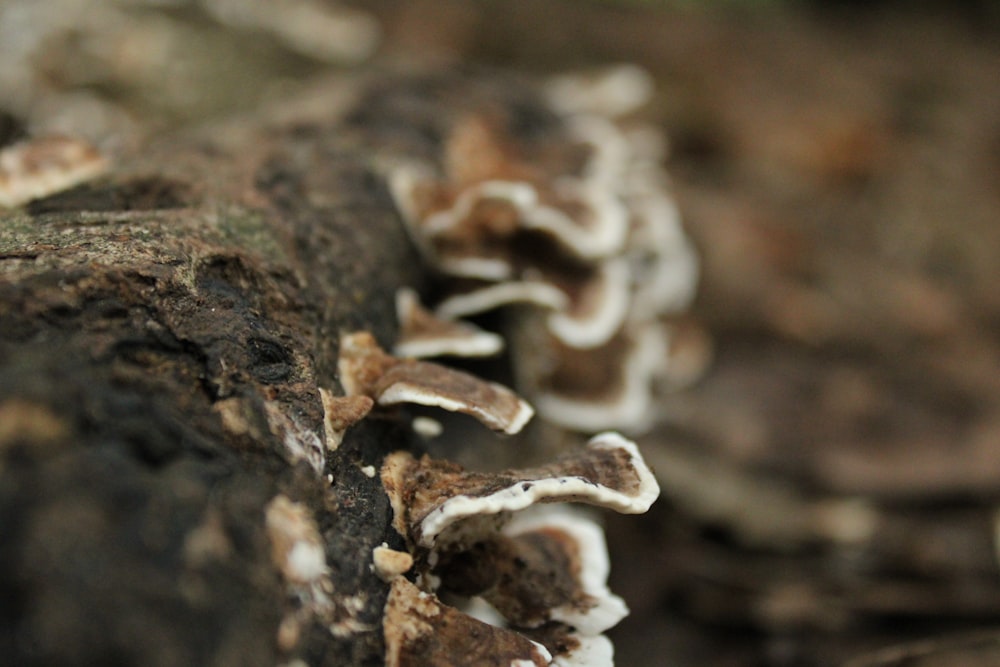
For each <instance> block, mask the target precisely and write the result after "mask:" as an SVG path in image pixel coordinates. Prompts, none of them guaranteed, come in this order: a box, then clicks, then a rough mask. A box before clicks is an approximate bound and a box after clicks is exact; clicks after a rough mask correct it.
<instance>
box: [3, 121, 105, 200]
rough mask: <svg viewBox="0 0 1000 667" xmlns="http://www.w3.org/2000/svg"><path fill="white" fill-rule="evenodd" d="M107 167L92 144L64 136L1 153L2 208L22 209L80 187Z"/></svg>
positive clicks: (46, 138) (43, 139)
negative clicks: (56, 194) (58, 193)
mask: <svg viewBox="0 0 1000 667" xmlns="http://www.w3.org/2000/svg"><path fill="white" fill-rule="evenodd" d="M107 168H108V163H107V161H106V160H105V159H104V157H103V156H102V155H101V154H100V153H99V152H98V151H97V149H96V148H94V147H93V146H92V145H91V144H89V143H87V142H86V141H83V140H81V139H74V138H72V137H64V136H49V137H39V138H36V139H30V140H27V141H22V142H19V143H16V144H13V145H11V146H7V147H5V148H3V149H0V206H2V207H12V206H20V205H21V204H24V203H27V202H29V201H31V200H32V199H38V198H40V197H46V196H48V195H51V194H55V193H56V192H60V191H62V190H66V189H68V188H71V187H73V186H74V185H79V184H80V183H83V182H85V181H88V180H90V179H92V178H96V177H97V176H100V175H101V174H103V173H104V172H105V170H106V169H107Z"/></svg>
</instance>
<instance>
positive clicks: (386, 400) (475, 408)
mask: <svg viewBox="0 0 1000 667" xmlns="http://www.w3.org/2000/svg"><path fill="white" fill-rule="evenodd" d="M489 384H490V385H491V386H492V387H494V388H495V389H496V390H497V391H502V392H504V393H509V390H508V389H506V388H505V387H502V386H500V385H498V384H495V383H492V382H491V383H489ZM516 400H517V409H516V411H515V412H514V414H513V415H512V416H511V417H509V418H507V417H503V416H501V415H497V414H495V413H492V412H486V409H485V408H483V407H482V406H479V405H476V404H474V403H471V402H469V401H463V400H460V399H456V398H451V397H449V396H442V395H441V394H439V393H437V392H434V391H431V390H428V389H426V388H424V387H422V386H420V385H417V384H414V383H411V382H402V381H401V382H395V383H393V384H391V385H389V386H388V387H387V388H386V389H385V390H384V391H383V392H382V393H381V394H379V397H378V403H379V405H396V404H398V403H416V404H417V405H426V406H429V407H437V408H441V409H443V410H448V411H449V412H462V413H472V414H473V415H474V416H475V417H476V418H477V419H479V420H480V421H482V422H483V423H484V424H486V425H487V426H489V427H490V428H495V429H497V430H502V431H503V432H504V433H507V434H508V435H513V434H515V433H518V432H519V431H520V430H521V429H522V428H524V425H525V424H527V423H528V420H530V419H531V418H532V417H533V416H534V414H535V411H534V409H533V408H532V407H531V406H530V405H528V403H527V402H526V401H524V400H521V399H519V398H518V399H516Z"/></svg>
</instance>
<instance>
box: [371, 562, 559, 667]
mask: <svg viewBox="0 0 1000 667" xmlns="http://www.w3.org/2000/svg"><path fill="white" fill-rule="evenodd" d="M382 628H383V631H384V633H385V647H386V657H385V664H386V667H463V666H465V665H476V666H477V667H529V666H531V665H535V666H537V667H545V666H546V665H549V664H551V661H552V658H551V655H549V653H548V651H546V649H545V648H543V647H542V646H541V645H539V644H537V643H535V642H533V641H531V640H529V639H527V638H526V637H524V636H523V635H520V634H518V633H517V632H514V631H512V630H506V629H503V628H498V627H495V626H492V625H488V624H486V623H483V622H482V621H477V620H476V619H474V618H472V617H471V616H467V615H466V614H463V613H462V612H460V611H458V610H457V609H455V608H453V607H449V606H447V605H445V604H442V602H441V601H440V600H438V599H437V597H436V596H435V595H433V594H431V593H424V592H422V591H421V590H420V589H419V588H417V587H416V586H414V585H413V584H411V583H410V582H409V581H407V580H406V579H405V578H403V577H397V578H395V579H394V580H393V582H392V589H391V590H390V592H389V599H388V601H387V602H386V605H385V614H384V616H383V618H382Z"/></svg>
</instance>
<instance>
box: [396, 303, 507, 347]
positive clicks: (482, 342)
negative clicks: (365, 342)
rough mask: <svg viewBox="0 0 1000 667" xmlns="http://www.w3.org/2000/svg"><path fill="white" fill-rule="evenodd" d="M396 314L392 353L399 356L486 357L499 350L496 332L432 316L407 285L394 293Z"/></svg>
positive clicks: (500, 343) (501, 340)
mask: <svg viewBox="0 0 1000 667" xmlns="http://www.w3.org/2000/svg"><path fill="white" fill-rule="evenodd" d="M396 317H397V319H398V320H399V328H400V332H399V337H398V338H397V339H396V344H395V346H393V352H395V354H396V356H399V357H413V358H421V359H422V358H425V357H440V356H446V355H450V356H455V357H489V356H493V355H495V354H498V353H499V352H500V351H501V350H503V338H501V337H500V336H499V335H497V334H495V333H491V332H489V331H483V330H482V329H480V328H479V327H477V326H474V325H472V324H469V323H467V322H457V321H455V320H451V319H443V318H441V317H438V316H436V315H434V314H433V313H431V312H430V311H428V310H427V309H426V308H424V307H423V305H422V304H421V303H420V298H419V297H418V296H417V293H416V292H415V291H413V290H412V289H409V288H403V289H400V290H399V291H397V292H396Z"/></svg>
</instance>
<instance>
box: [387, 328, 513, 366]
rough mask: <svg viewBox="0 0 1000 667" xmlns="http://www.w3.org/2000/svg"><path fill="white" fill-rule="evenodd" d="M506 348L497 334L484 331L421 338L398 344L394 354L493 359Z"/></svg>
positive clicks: (425, 357)
mask: <svg viewBox="0 0 1000 667" xmlns="http://www.w3.org/2000/svg"><path fill="white" fill-rule="evenodd" d="M503 347H504V341H503V338H502V337H501V336H499V335H497V334H495V333H490V332H488V331H482V332H477V333H470V334H469V335H467V336H461V337H458V336H451V337H445V336H442V337H440V338H420V339H416V340H404V341H402V342H399V343H396V345H395V347H394V348H393V353H394V354H395V355H396V356H397V357H410V358H412V359H427V358H430V357H443V356H449V355H450V356H455V357H492V356H493V355H495V354H499V353H500V352H501V351H502V350H503Z"/></svg>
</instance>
